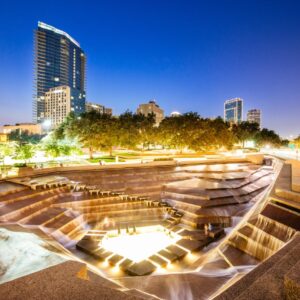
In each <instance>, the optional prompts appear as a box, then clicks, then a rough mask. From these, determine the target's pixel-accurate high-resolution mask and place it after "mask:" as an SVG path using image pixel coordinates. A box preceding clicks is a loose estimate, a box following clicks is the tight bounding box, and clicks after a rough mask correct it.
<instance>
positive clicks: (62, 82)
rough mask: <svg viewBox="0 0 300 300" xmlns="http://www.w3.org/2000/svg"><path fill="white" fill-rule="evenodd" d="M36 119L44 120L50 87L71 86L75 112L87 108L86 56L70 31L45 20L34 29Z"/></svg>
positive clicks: (36, 120) (34, 104)
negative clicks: (49, 23) (74, 97)
mask: <svg viewBox="0 0 300 300" xmlns="http://www.w3.org/2000/svg"><path fill="white" fill-rule="evenodd" d="M34 65H35V69H34V75H35V76H34V90H35V93H34V95H33V98H34V99H33V121H34V122H36V123H41V122H43V121H44V120H45V93H46V92H48V91H49V90H50V89H51V88H54V87H58V86H69V87H70V88H71V89H74V93H73V94H75V95H78V97H77V98H78V99H72V100H74V102H75V103H76V105H74V112H75V113H81V112H84V110H85V65H86V57H85V54H84V52H83V50H82V49H81V48H80V45H79V43H78V42H77V41H75V40H74V39H73V38H72V37H71V36H70V35H69V34H67V33H66V32H64V31H62V30H59V29H57V28H55V27H53V26H50V25H47V24H45V23H43V22H38V28H37V29H36V30H35V56H34Z"/></svg>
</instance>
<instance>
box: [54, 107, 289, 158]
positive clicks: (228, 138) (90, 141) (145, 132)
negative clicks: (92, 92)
mask: <svg viewBox="0 0 300 300" xmlns="http://www.w3.org/2000/svg"><path fill="white" fill-rule="evenodd" d="M66 139H67V140H69V141H70V140H72V141H78V142H79V143H80V144H81V145H82V146H83V147H85V148H88V149H89V152H90V157H91V158H92V157H93V153H94V151H98V150H100V151H108V152H110V154H112V150H113V148H114V147H123V148H126V149H146V148H149V147H150V146H154V147H155V146H157V145H159V146H162V147H164V148H171V149H177V150H178V151H180V152H182V151H183V150H184V149H189V150H194V151H208V150H218V149H222V148H224V149H231V148H232V147H233V146H234V145H235V144H237V143H240V144H241V145H242V146H244V144H245V142H246V141H248V140H253V141H254V142H255V143H256V145H257V146H258V147H262V146H264V145H266V144H269V145H272V146H280V145H282V143H286V142H287V141H282V140H281V139H280V137H279V136H278V134H276V133H275V132H274V131H272V130H268V129H266V128H264V129H262V130H260V128H259V126H258V124H256V123H249V122H242V123H240V124H229V123H227V122H224V121H223V119H222V118H220V117H219V118H216V119H206V118H202V117H200V116H199V115H198V114H197V113H193V112H191V113H186V114H182V115H179V116H171V117H166V118H164V119H163V121H162V122H161V123H160V124H159V126H158V127H157V126H155V116H154V115H153V114H152V115H148V116H144V115H142V114H134V113H131V112H125V113H123V114H121V115H120V116H119V117H115V116H111V115H107V114H100V113H97V112H96V111H91V112H86V113H83V114H82V115H81V116H80V117H76V116H75V115H74V114H70V115H69V116H68V118H66V120H65V122H64V123H62V124H61V126H60V127H58V128H57V129H56V130H55V132H54V135H53V140H54V141H63V140H66ZM57 143H59V142H57Z"/></svg>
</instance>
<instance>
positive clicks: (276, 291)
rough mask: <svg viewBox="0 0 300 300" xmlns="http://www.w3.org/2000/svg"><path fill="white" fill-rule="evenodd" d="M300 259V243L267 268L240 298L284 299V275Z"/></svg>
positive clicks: (240, 299) (255, 299) (244, 299)
mask: <svg viewBox="0 0 300 300" xmlns="http://www.w3.org/2000/svg"><path fill="white" fill-rule="evenodd" d="M299 261H300V243H298V244H297V245H296V246H295V247H294V248H293V251H290V252H289V253H288V254H285V255H284V256H283V257H282V258H281V259H280V260H279V261H277V262H276V263H274V264H273V266H272V267H271V268H270V269H269V270H267V271H266V272H265V273H264V275H263V276H261V277H260V278H257V279H256V280H255V281H254V282H253V283H252V284H251V285H250V286H248V287H247V289H246V290H244V292H243V293H242V294H241V295H240V296H239V297H238V299H239V300H246V299H249V297H250V298H251V299H254V300H258V299H265V300H273V299H284V298H285V294H284V276H285V275H286V274H287V273H288V272H289V271H290V270H291V269H292V268H293V267H294V266H295V265H296V264H297V263H298V262H299Z"/></svg>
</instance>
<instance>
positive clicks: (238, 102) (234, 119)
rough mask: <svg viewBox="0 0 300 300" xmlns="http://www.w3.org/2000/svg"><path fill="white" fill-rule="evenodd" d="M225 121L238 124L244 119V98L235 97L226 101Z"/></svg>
mask: <svg viewBox="0 0 300 300" xmlns="http://www.w3.org/2000/svg"><path fill="white" fill-rule="evenodd" d="M224 121H226V122H230V123H234V124H238V123H241V122H242V121H243V99H241V98H234V99H230V100H226V101H225V103H224Z"/></svg>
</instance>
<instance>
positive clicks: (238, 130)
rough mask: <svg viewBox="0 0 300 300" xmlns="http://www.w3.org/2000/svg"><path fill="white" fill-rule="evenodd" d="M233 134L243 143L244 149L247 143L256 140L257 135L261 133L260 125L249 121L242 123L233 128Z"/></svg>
mask: <svg viewBox="0 0 300 300" xmlns="http://www.w3.org/2000/svg"><path fill="white" fill-rule="evenodd" d="M232 132H233V135H234V136H235V137H236V139H237V141H238V142H240V143H242V145H243V148H244V146H245V141H248V140H253V139H255V137H256V135H257V134H258V133H259V125H258V124H257V123H252V122H247V121H245V122H241V123H239V124H234V125H233V126H232Z"/></svg>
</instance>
